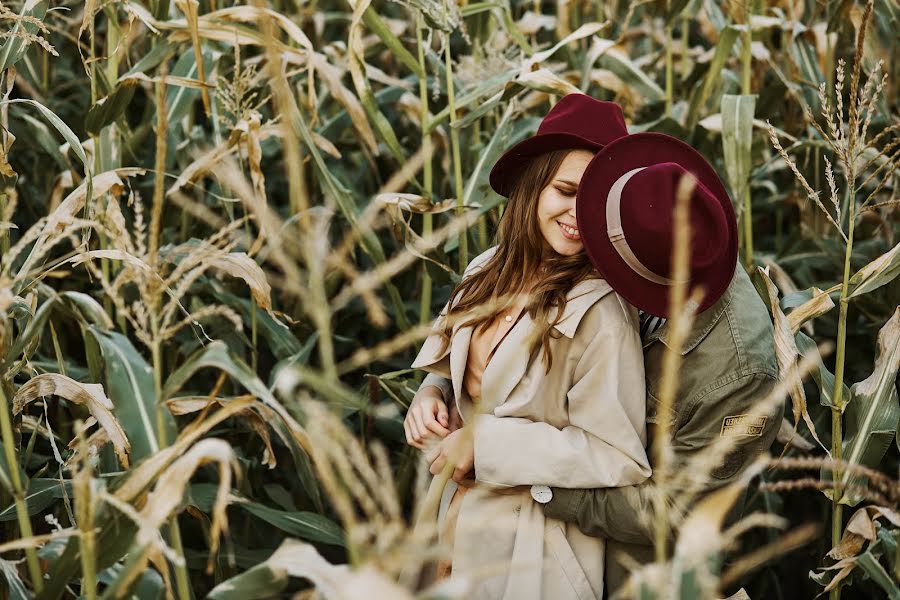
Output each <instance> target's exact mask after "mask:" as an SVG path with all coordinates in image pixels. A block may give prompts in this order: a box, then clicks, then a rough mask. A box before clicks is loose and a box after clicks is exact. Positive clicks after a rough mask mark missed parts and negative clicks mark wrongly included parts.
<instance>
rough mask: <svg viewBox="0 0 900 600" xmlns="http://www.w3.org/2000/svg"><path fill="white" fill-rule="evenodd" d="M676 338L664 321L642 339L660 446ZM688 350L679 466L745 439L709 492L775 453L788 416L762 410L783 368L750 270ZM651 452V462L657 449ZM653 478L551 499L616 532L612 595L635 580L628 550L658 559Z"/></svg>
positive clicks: (558, 515) (610, 543) (561, 511)
mask: <svg viewBox="0 0 900 600" xmlns="http://www.w3.org/2000/svg"><path fill="white" fill-rule="evenodd" d="M667 336H668V327H667V325H665V324H664V325H663V326H662V327H660V328H659V329H658V330H657V331H655V332H654V333H653V334H651V335H650V336H649V337H647V338H646V339H644V341H643V345H644V367H645V369H646V373H647V423H648V424H649V430H648V434H649V439H650V446H651V447H652V443H653V437H654V433H655V429H656V428H655V425H656V424H658V423H660V422H661V420H662V419H663V415H660V414H658V412H657V405H658V402H659V400H658V398H659V388H660V383H661V377H662V364H663V356H664V354H665V352H666V342H667ZM681 354H682V364H681V368H680V369H679V381H678V389H677V392H676V394H675V402H674V414H672V415H671V416H670V423H671V429H670V430H671V432H672V450H673V453H674V465H673V468H674V469H675V470H676V471H677V469H679V467H683V466H685V465H687V464H688V462H689V461H690V460H691V458H692V457H694V456H695V455H696V454H698V453H700V452H702V451H703V450H704V448H706V447H707V446H708V445H709V444H711V443H713V442H714V441H715V440H716V439H717V438H719V437H720V436H733V437H734V438H735V439H734V441H735V442H736V444H735V446H734V449H733V450H732V451H731V452H730V453H728V454H727V455H726V456H724V457H723V458H722V460H721V463H720V464H719V465H718V466H717V467H716V468H714V469H713V471H712V473H711V477H710V478H709V480H708V482H707V483H706V484H705V485H704V486H703V488H701V495H702V494H705V493H709V492H711V491H713V490H715V489H717V488H720V487H722V486H724V485H726V484H728V483H730V482H732V481H734V479H735V478H737V477H738V475H739V474H740V473H741V471H742V470H743V469H744V468H745V467H746V466H748V465H749V464H750V463H751V462H752V461H753V460H754V458H756V457H757V456H758V455H759V454H761V453H762V452H765V451H767V450H768V449H769V447H770V446H771V445H772V442H773V441H774V440H775V435H776V433H777V432H778V428H779V426H780V424H781V421H782V418H783V413H784V405H783V404H781V403H779V404H778V405H777V407H776V408H774V409H770V410H769V411H768V412H761V411H759V410H758V409H757V406H758V405H759V404H760V403H761V402H762V401H763V400H764V399H765V398H766V397H767V396H768V395H769V393H770V392H771V391H772V389H773V388H774V387H775V385H776V382H777V377H778V369H777V366H776V363H775V342H774V338H773V327H772V322H771V319H770V318H769V313H768V311H767V309H766V307H765V305H764V304H763V302H762V300H761V299H760V297H759V295H758V294H757V292H756V289H755V288H754V287H753V284H752V282H751V281H750V278H749V277H748V275H747V274H746V273H745V272H744V270H743V268H741V267H740V266H738V267H737V269H736V272H735V275H734V278H733V280H732V282H731V284H730V285H729V287H728V289H727V291H726V292H725V294H724V295H723V296H722V297H721V298H720V299H719V300H718V301H717V302H716V303H715V304H713V305H712V306H711V307H710V308H708V309H707V310H705V311H703V312H702V313H700V314H698V315H697V316H696V317H695V319H694V324H693V327H692V329H691V331H690V333H689V335H688V336H687V339H686V341H685V344H684V346H683V348H681ZM648 454H650V458H651V461H652V459H653V453H652V452H648ZM651 466H652V464H651ZM650 485H652V477H651V480H650V481H648V482H646V483H644V484H641V485H636V486H628V487H620V488H599V489H589V490H575V489H559V488H553V498H552V499H551V500H550V502H549V503H547V504H545V505H544V514H546V515H547V516H549V517H553V518H555V519H561V520H564V521H569V522H572V523H575V524H577V526H578V528H579V529H580V530H581V531H583V532H584V533H586V534H588V535H596V536H601V537H604V538H606V539H607V545H606V575H605V581H606V593H607V595H612V594H613V593H615V592H616V591H617V590H618V589H619V588H620V587H621V586H622V585H623V584H624V583H625V581H626V580H627V579H628V575H629V571H628V569H626V567H625V566H624V565H623V564H622V562H621V561H620V560H619V556H620V555H621V554H622V553H624V554H626V555H627V556H629V557H630V558H631V559H633V561H634V562H637V563H640V564H646V563H650V562H653V543H654V532H653V524H652V514H653V499H652V496H651V494H650V493H649V491H650ZM626 562H628V561H626Z"/></svg>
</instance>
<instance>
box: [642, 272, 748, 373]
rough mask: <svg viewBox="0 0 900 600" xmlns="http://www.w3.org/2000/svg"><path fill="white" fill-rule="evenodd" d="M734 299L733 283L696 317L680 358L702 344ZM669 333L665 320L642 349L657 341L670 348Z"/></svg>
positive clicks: (667, 323)
mask: <svg viewBox="0 0 900 600" xmlns="http://www.w3.org/2000/svg"><path fill="white" fill-rule="evenodd" d="M733 297H734V282H733V281H732V284H731V285H729V286H728V289H727V290H725V293H724V294H723V295H722V297H721V298H719V299H718V301H716V303H715V304H713V305H712V306H710V307H709V308H707V309H706V310H704V311H703V312H702V313H700V314H699V315H697V316H696V317H695V318H694V324H693V326H692V327H691V330H690V332H689V333H688V337H687V339H686V340H685V341H684V345H683V346H682V347H681V356H684V355H685V354H687V353H688V352H690V351H691V350H693V349H694V348H696V347H697V345H698V344H699V343H700V342H702V341H703V340H704V339H705V338H706V336H707V335H709V332H710V331H712V328H713V327H715V326H716V323H718V322H719V319H721V318H722V314H723V313H724V312H725V309H726V308H728V305H730V304H731V300H732V298H733ZM670 336H671V331H670V329H669V321H668V320H666V322H665V323H663V325H662V327H660V328H659V329H657V330H656V331H654V332H653V334H651V335H650V336H649V337H648V338H647V339H646V340H644V344H643V346H644V348H648V347H649V346H650V345H651V344H653V343H654V342H656V341H657V340H659V341H660V342H662V343H663V344H665V345H666V346H667V347H669V348H672V346H671V343H670Z"/></svg>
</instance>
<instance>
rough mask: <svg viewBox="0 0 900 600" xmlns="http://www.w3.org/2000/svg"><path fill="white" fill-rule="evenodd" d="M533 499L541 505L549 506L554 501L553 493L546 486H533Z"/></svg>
mask: <svg viewBox="0 0 900 600" xmlns="http://www.w3.org/2000/svg"><path fill="white" fill-rule="evenodd" d="M531 497H532V498H534V499H535V500H536V501H538V502H540V503H541V504H547V503H548V502H550V500H552V499H553V491H552V490H551V489H550V488H549V487H547V486H546V485H533V486H531Z"/></svg>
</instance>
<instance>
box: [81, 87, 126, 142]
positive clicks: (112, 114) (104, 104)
mask: <svg viewBox="0 0 900 600" xmlns="http://www.w3.org/2000/svg"><path fill="white" fill-rule="evenodd" d="M137 84H138V80H137V79H126V80H125V81H123V82H122V83H120V84H118V85H117V86H116V89H115V90H113V93H112V94H110V95H109V96H107V97H106V98H103V99H102V100H101V101H99V102H98V103H97V104H95V105H94V106H92V107H91V108H90V110H88V112H87V115H85V117H84V128H85V129H86V130H87V132H88V133H90V134H91V135H98V134H99V133H100V130H101V129H103V128H104V127H106V126H107V125H109V124H110V123H112V122H113V121H115V120H116V119H118V118H119V117H120V116H121V115H122V113H124V112H125V109H126V108H128V104H129V103H130V102H131V99H132V98H133V97H134V91H135V89H136V88H137Z"/></svg>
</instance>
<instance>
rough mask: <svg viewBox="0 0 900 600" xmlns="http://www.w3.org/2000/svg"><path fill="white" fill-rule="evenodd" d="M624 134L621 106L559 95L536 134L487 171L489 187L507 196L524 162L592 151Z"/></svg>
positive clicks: (578, 94) (505, 154) (626, 130)
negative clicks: (563, 152) (554, 153)
mask: <svg viewBox="0 0 900 600" xmlns="http://www.w3.org/2000/svg"><path fill="white" fill-rule="evenodd" d="M626 135H628V128H627V127H626V126H625V116H624V114H623V113H622V107H620V106H619V105H618V104H616V103H615V102H604V101H602V100H596V99H594V98H592V97H591V96H588V95H587V94H581V93H574V94H567V95H565V96H563V97H562V98H561V99H560V100H559V102H557V103H556V104H555V105H553V108H551V109H550V111H549V112H548V113H547V115H546V116H545V117H544V118H543V120H542V121H541V124H540V126H539V127H538V130H537V133H535V134H534V135H533V136H531V137H529V138H526V139H524V140H522V141H521V142H519V143H518V144H516V145H514V146H513V147H512V148H510V149H509V150H507V151H506V152H504V153H503V155H502V156H500V158H499V159H497V162H496V163H494V167H493V168H492V169H491V174H490V177H489V181H490V184H491V187H492V188H493V189H494V191H496V192H497V193H498V194H500V195H501V196H506V197H507V198H508V197H509V195H510V193H512V190H513V188H514V187H515V182H516V179H517V177H518V175H519V174H520V173H521V172H522V170H523V169H524V168H525V166H526V165H527V164H528V162H529V161H530V160H531V159H532V158H534V157H535V156H538V155H540V154H544V153H546V152H552V151H553V150H565V149H572V150H579V149H581V150H591V151H593V152H596V151H597V150H600V149H601V148H603V147H604V146H606V145H607V144H608V143H610V142H612V141H613V140H615V139H617V138H620V137H623V136H626Z"/></svg>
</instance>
